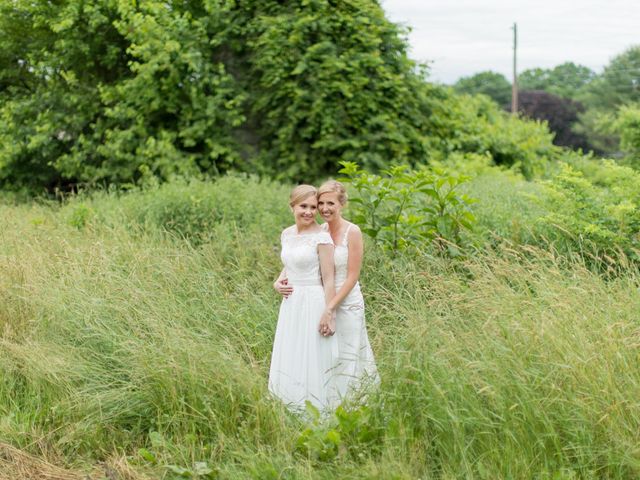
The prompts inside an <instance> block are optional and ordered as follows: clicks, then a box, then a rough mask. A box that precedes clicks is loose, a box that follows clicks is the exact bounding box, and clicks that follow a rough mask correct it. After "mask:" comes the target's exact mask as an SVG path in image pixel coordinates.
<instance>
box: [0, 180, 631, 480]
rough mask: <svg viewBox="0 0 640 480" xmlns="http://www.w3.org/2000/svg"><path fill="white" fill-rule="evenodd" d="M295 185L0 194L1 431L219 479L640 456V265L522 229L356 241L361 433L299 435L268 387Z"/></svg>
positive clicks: (610, 473) (438, 473)
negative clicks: (560, 252) (364, 346)
mask: <svg viewBox="0 0 640 480" xmlns="http://www.w3.org/2000/svg"><path fill="white" fill-rule="evenodd" d="M286 190H287V188H286V187H281V186H278V185H275V184H268V183H263V182H258V181H256V180H253V179H228V180H223V181H221V182H220V183H217V184H216V185H208V184H204V183H198V184H191V185H186V184H185V185H173V186H167V187H162V188H160V189H158V190H156V191H152V192H142V193H141V192H138V193H131V194H129V195H126V196H124V197H122V198H120V197H117V196H115V195H114V194H101V195H97V196H94V197H86V198H79V199H75V200H72V201H70V202H69V203H67V204H66V205H64V206H62V207H55V206H48V205H39V206H38V205H22V206H20V205H17V206H16V205H14V206H6V207H0V326H1V328H2V337H1V340H0V369H1V372H2V376H1V377H0V418H1V421H0V439H1V440H2V441H5V442H8V443H11V444H12V445H14V446H15V447H18V448H21V449H23V450H24V451H26V452H29V453H31V454H34V455H37V456H41V457H43V458H46V459H47V460H48V461H50V462H56V463H58V464H60V465H66V466H70V467H74V468H76V469H78V470H83V469H84V470H86V471H89V470H91V469H92V466H93V465H95V464H97V463H98V462H103V461H106V462H107V463H109V462H112V463H114V462H115V463H118V464H120V465H123V464H124V465H126V470H127V471H128V472H129V473H128V475H129V477H128V478H145V476H146V477H148V478H162V476H163V475H165V474H166V475H168V474H169V471H168V470H167V469H166V468H165V466H166V465H176V466H184V467H190V466H192V465H193V464H194V462H197V461H204V462H207V464H208V465H209V466H211V467H212V468H214V470H215V472H216V475H217V477H218V478H230V479H231V478H259V479H262V478H274V479H275V478H301V479H302V478H381V479H382V478H384V479H388V478H397V479H405V478H406V479H410V478H411V479H413V478H429V479H431V478H433V479H435V478H451V479H453V478H487V479H493V478H539V479H546V478H548V479H570V478H620V479H626V478H636V477H638V476H639V475H640V447H639V445H640V429H638V425H640V401H639V400H638V399H639V398H640V355H639V354H638V352H639V351H640V350H639V348H640V320H639V318H638V313H637V312H639V311H640V295H639V288H640V275H639V273H638V271H637V270H635V269H634V268H633V267H621V270H620V272H621V273H620V274H619V275H618V276H617V277H615V278H614V279H611V278H610V279H604V278H602V277H601V276H598V275H597V274H595V273H593V272H592V271H591V270H590V269H588V268H586V267H585V266H584V265H583V264H582V263H581V262H580V261H578V260H572V261H567V260H566V259H565V258H562V257H558V256H556V255H555V254H554V253H553V252H544V251H539V250H534V249H529V250H528V251H526V252H522V251H518V249H516V248H514V249H507V248H503V249H502V250H500V251H498V252H497V253H490V252H485V253H482V254H479V255H477V256H476V257H473V258H469V259H467V260H464V261H460V260H458V261H456V262H451V261H448V260H441V259H434V258H433V257H430V256H428V255H426V254H425V255H418V256H412V257H411V258H409V257H402V256H400V257H399V258H397V259H395V260H393V261H392V260H390V259H389V258H387V257H385V256H384V255H383V254H382V253H381V252H378V251H376V250H374V249H372V248H369V249H368V251H367V254H366V258H365V265H364V269H363V278H362V284H363V288H364V291H365V297H366V301H367V321H368V325H369V334H370V337H371V340H372V343H373V348H374V351H375V353H376V356H377V360H378V364H379V369H380V373H381V377H382V385H381V387H380V389H379V391H378V392H377V393H375V394H373V395H372V396H371V397H370V398H369V404H368V410H367V415H366V416H365V417H363V418H365V419H366V420H365V421H366V422H367V427H368V428H369V429H370V431H371V432H372V436H371V437H370V438H368V439H366V441H365V440H362V439H358V438H355V437H353V438H352V437H348V436H344V437H343V439H342V445H341V448H340V449H338V450H337V452H336V456H335V458H333V457H332V458H329V459H325V460H318V459H317V458H316V457H314V456H313V455H304V454H301V453H300V451H299V449H297V448H296V442H297V440H298V438H299V436H300V433H301V431H302V430H303V429H304V427H305V424H304V423H305V422H304V420H301V419H298V418H296V417H293V416H291V415H290V414H288V413H287V412H286V410H285V409H284V408H283V407H282V406H281V405H280V404H279V403H278V402H276V401H273V400H271V399H270V398H269V396H268V394H267V389H266V378H267V372H268V364H269V356H270V350H271V343H272V338H273V332H274V328H275V321H276V316H277V308H278V298H277V297H276V295H275V293H274V292H273V291H272V288H271V283H272V281H273V278H274V277H275V276H276V275H277V272H278V271H279V268H280V265H279V259H278V231H279V229H280V228H282V227H283V226H285V225H286V224H287V222H288V221H289V215H290V214H289V212H288V209H287V207H286ZM230 192H235V193H230ZM248 198H251V199H257V201H247V200H246V199H248ZM194 199H195V200H194ZM198 199H200V200H199V203H198V201H197V200H198ZM234 199H236V200H237V199H243V200H241V201H240V200H238V201H237V202H235V200H234ZM207 202H209V203H207ZM196 204H199V205H204V207H202V208H198V207H194V206H193V205H196ZM176 205H177V206H176ZM185 205H191V206H190V207H189V208H185V207H184V206H185ZM215 209H217V210H215ZM221 209H227V210H226V212H227V213H226V214H224V215H221V214H216V213H215V212H219V211H221ZM78 212H80V213H78ZM184 212H187V213H188V215H187V214H185V213H184ZM189 212H191V213H189ZM189 215H191V216H189ZM172 219H175V222H178V221H183V222H185V225H187V224H188V225H187V226H186V227H180V228H179V229H177V228H174V227H175V225H176V223H175V222H174V221H173V220H172ZM190 219H191V220H190ZM172 222H173V223H172ZM263 225H264V227H263ZM189 229H191V230H189ZM184 231H188V232H189V235H184V233H183V232H184ZM314 428H323V427H322V426H319V427H314ZM141 448H145V449H147V450H148V451H150V452H152V454H153V455H154V457H155V458H156V461H155V462H150V461H148V460H145V458H144V456H143V455H141V454H140V453H139V449H141ZM122 468H124V467H122ZM123 478H125V477H124V476H123Z"/></svg>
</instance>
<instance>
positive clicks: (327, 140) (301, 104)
mask: <svg viewBox="0 0 640 480" xmlns="http://www.w3.org/2000/svg"><path fill="white" fill-rule="evenodd" d="M27 40H28V41H27ZM0 42H1V44H0V47H2V48H1V49H0V50H1V51H2V52H3V53H2V54H0V62H1V64H2V67H3V70H2V74H1V76H0V182H2V183H4V184H5V185H12V184H14V185H23V184H30V185H32V186H43V185H44V186H47V187H52V186H55V185H59V184H69V183H75V182H82V183H96V182H115V183H126V182H135V181H137V180H139V179H140V178H141V177H143V176H145V175H155V176H158V177H160V178H163V179H165V178H169V177H171V176H172V175H175V174H181V175H182V174H186V175H189V174H193V173H197V172H206V173H211V174H217V173H220V172H224V171H227V170H229V169H240V170H250V171H259V172H263V173H269V174H274V175H277V176H280V177H283V178H288V179H302V178H305V179H307V180H309V179H313V178H316V177H319V176H321V175H326V174H328V173H329V172H334V171H335V170H336V168H337V165H338V163H337V162H338V161H339V160H353V161H358V162H359V163H360V164H361V165H364V166H366V167H371V168H379V167H381V166H384V165H386V164H387V163H388V162H389V160H390V159H394V160H396V161H402V162H415V161H417V160H418V159H420V160H422V159H424V158H425V157H426V156H427V154H428V152H427V151H426V150H425V144H426V142H425V138H424V136H425V133H426V132H428V125H429V123H428V118H429V98H428V96H429V92H430V91H431V87H429V86H428V85H427V84H426V83H425V81H424V72H421V71H420V70H419V69H418V68H416V65H415V64H414V63H413V62H412V61H411V60H409V59H408V57H407V55H406V48H407V47H406V40H405V38H404V32H403V30H401V29H400V27H398V26H396V25H395V24H393V23H391V22H389V21H388V20H386V18H385V17H384V12H383V10H382V9H381V8H380V6H379V5H378V3H377V2H376V1H374V0H350V1H347V2H338V3H336V2H333V1H329V0H309V1H301V2H280V1H276V0H257V1H254V2H234V1H221V0H204V1H195V0H188V1H183V2H182V1H181V2H177V1H175V2H174V1H170V2H163V1H156V0H139V1H138V2H122V1H118V0H83V1H80V0H62V1H61V2H55V3H51V2H28V1H26V0H0ZM34 172H35V175H34Z"/></svg>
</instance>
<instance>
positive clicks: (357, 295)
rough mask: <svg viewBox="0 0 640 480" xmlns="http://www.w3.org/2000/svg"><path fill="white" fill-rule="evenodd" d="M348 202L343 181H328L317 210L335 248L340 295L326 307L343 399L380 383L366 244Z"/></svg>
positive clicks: (337, 383)
mask: <svg viewBox="0 0 640 480" xmlns="http://www.w3.org/2000/svg"><path fill="white" fill-rule="evenodd" d="M346 203H347V192H346V190H345V188H344V186H343V185H342V184H341V183H340V182H337V181H335V180H329V181H327V182H325V183H323V184H322V185H321V186H320V188H319V189H318V211H319V213H320V216H321V217H322V218H323V220H324V221H325V222H326V223H325V224H323V225H322V227H323V228H324V229H325V231H327V232H328V233H329V234H330V235H331V239H332V240H333V243H334V245H335V250H334V262H335V283H336V290H337V293H336V295H335V296H334V297H333V298H331V300H330V301H329V303H328V304H327V309H326V310H325V314H329V313H333V312H334V311H335V317H336V337H337V338H338V352H339V355H338V362H337V365H336V368H335V369H334V377H333V379H332V382H333V385H334V388H335V389H336V392H337V394H338V395H339V396H340V397H341V398H350V397H352V396H353V395H357V394H362V393H365V392H364V390H365V387H367V386H369V385H371V384H377V383H379V381H380V378H379V376H378V370H377V368H376V364H375V360H374V357H373V351H372V350H371V345H370V344H369V337H368V335H367V328H366V325H365V317H364V299H363V297H362V292H361V290H360V282H359V281H358V279H359V277H360V268H361V266H362V257H363V254H364V242H363V239H362V232H361V231H360V228H358V226H357V225H356V224H354V223H351V222H348V221H347V220H345V219H344V218H342V209H343V208H344V207H345V205H346Z"/></svg>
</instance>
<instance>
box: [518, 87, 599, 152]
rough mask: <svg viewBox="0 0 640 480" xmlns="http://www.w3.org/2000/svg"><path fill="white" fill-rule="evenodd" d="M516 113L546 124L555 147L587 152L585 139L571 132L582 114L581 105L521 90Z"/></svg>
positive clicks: (568, 100)
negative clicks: (552, 134)
mask: <svg viewBox="0 0 640 480" xmlns="http://www.w3.org/2000/svg"><path fill="white" fill-rule="evenodd" d="M518 111H519V112H520V113H521V114H522V115H524V116H526V117H527V118H532V119H536V120H541V121H545V122H547V125H548V126H549V130H551V131H552V132H553V133H554V136H553V143H554V144H555V145H560V146H564V147H570V148H573V149H576V150H577V149H582V150H583V151H587V150H589V148H590V145H589V142H588V141H587V138H586V137H585V136H584V135H582V134H580V133H576V132H574V130H573V127H574V125H575V124H576V122H577V121H578V115H579V114H580V113H582V112H584V106H583V105H582V104H581V103H579V102H576V101H574V100H571V99H569V98H563V97H559V96H557V95H554V94H552V93H548V92H545V91H543V90H523V91H520V92H518Z"/></svg>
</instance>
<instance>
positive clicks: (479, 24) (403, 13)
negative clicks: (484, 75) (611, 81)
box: [381, 0, 640, 83]
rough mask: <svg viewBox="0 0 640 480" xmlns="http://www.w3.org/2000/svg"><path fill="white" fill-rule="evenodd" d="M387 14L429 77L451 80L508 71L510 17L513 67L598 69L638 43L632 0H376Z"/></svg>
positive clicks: (639, 5) (635, 0)
mask: <svg viewBox="0 0 640 480" xmlns="http://www.w3.org/2000/svg"><path fill="white" fill-rule="evenodd" d="M381 3H382V7H383V8H384V9H385V11H386V13H387V18H389V19H390V20H391V21H393V22H395V23H401V24H403V25H406V26H409V27H411V29H412V32H411V33H410V34H409V43H410V45H411V50H410V52H409V55H410V56H411V58H413V59H415V60H418V61H421V62H425V61H426V62H429V63H430V64H431V78H432V79H433V80H435V81H439V82H444V83H453V82H455V81H456V80H457V79H458V78H459V77H461V76H468V75H473V74H474V73H478V72H481V71H484V70H493V71H496V72H500V73H503V74H504V75H505V76H507V78H508V79H511V76H512V73H511V72H512V61H513V30H512V25H513V23H514V22H516V23H517V24H518V71H522V70H526V69H528V68H533V67H543V68H549V67H554V66H556V65H559V64H561V63H564V62H567V61H572V62H575V63H579V64H581V65H586V66H587V67H590V68H592V69H593V70H595V71H596V72H600V71H601V70H602V67H604V66H605V65H606V64H607V63H608V62H609V60H610V59H611V58H612V57H614V56H616V55H617V54H619V53H622V52H623V51H624V50H625V49H626V48H628V47H630V46H632V45H640V0H580V1H571V0H536V1H532V0H511V1H508V0H382V2H381Z"/></svg>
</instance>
